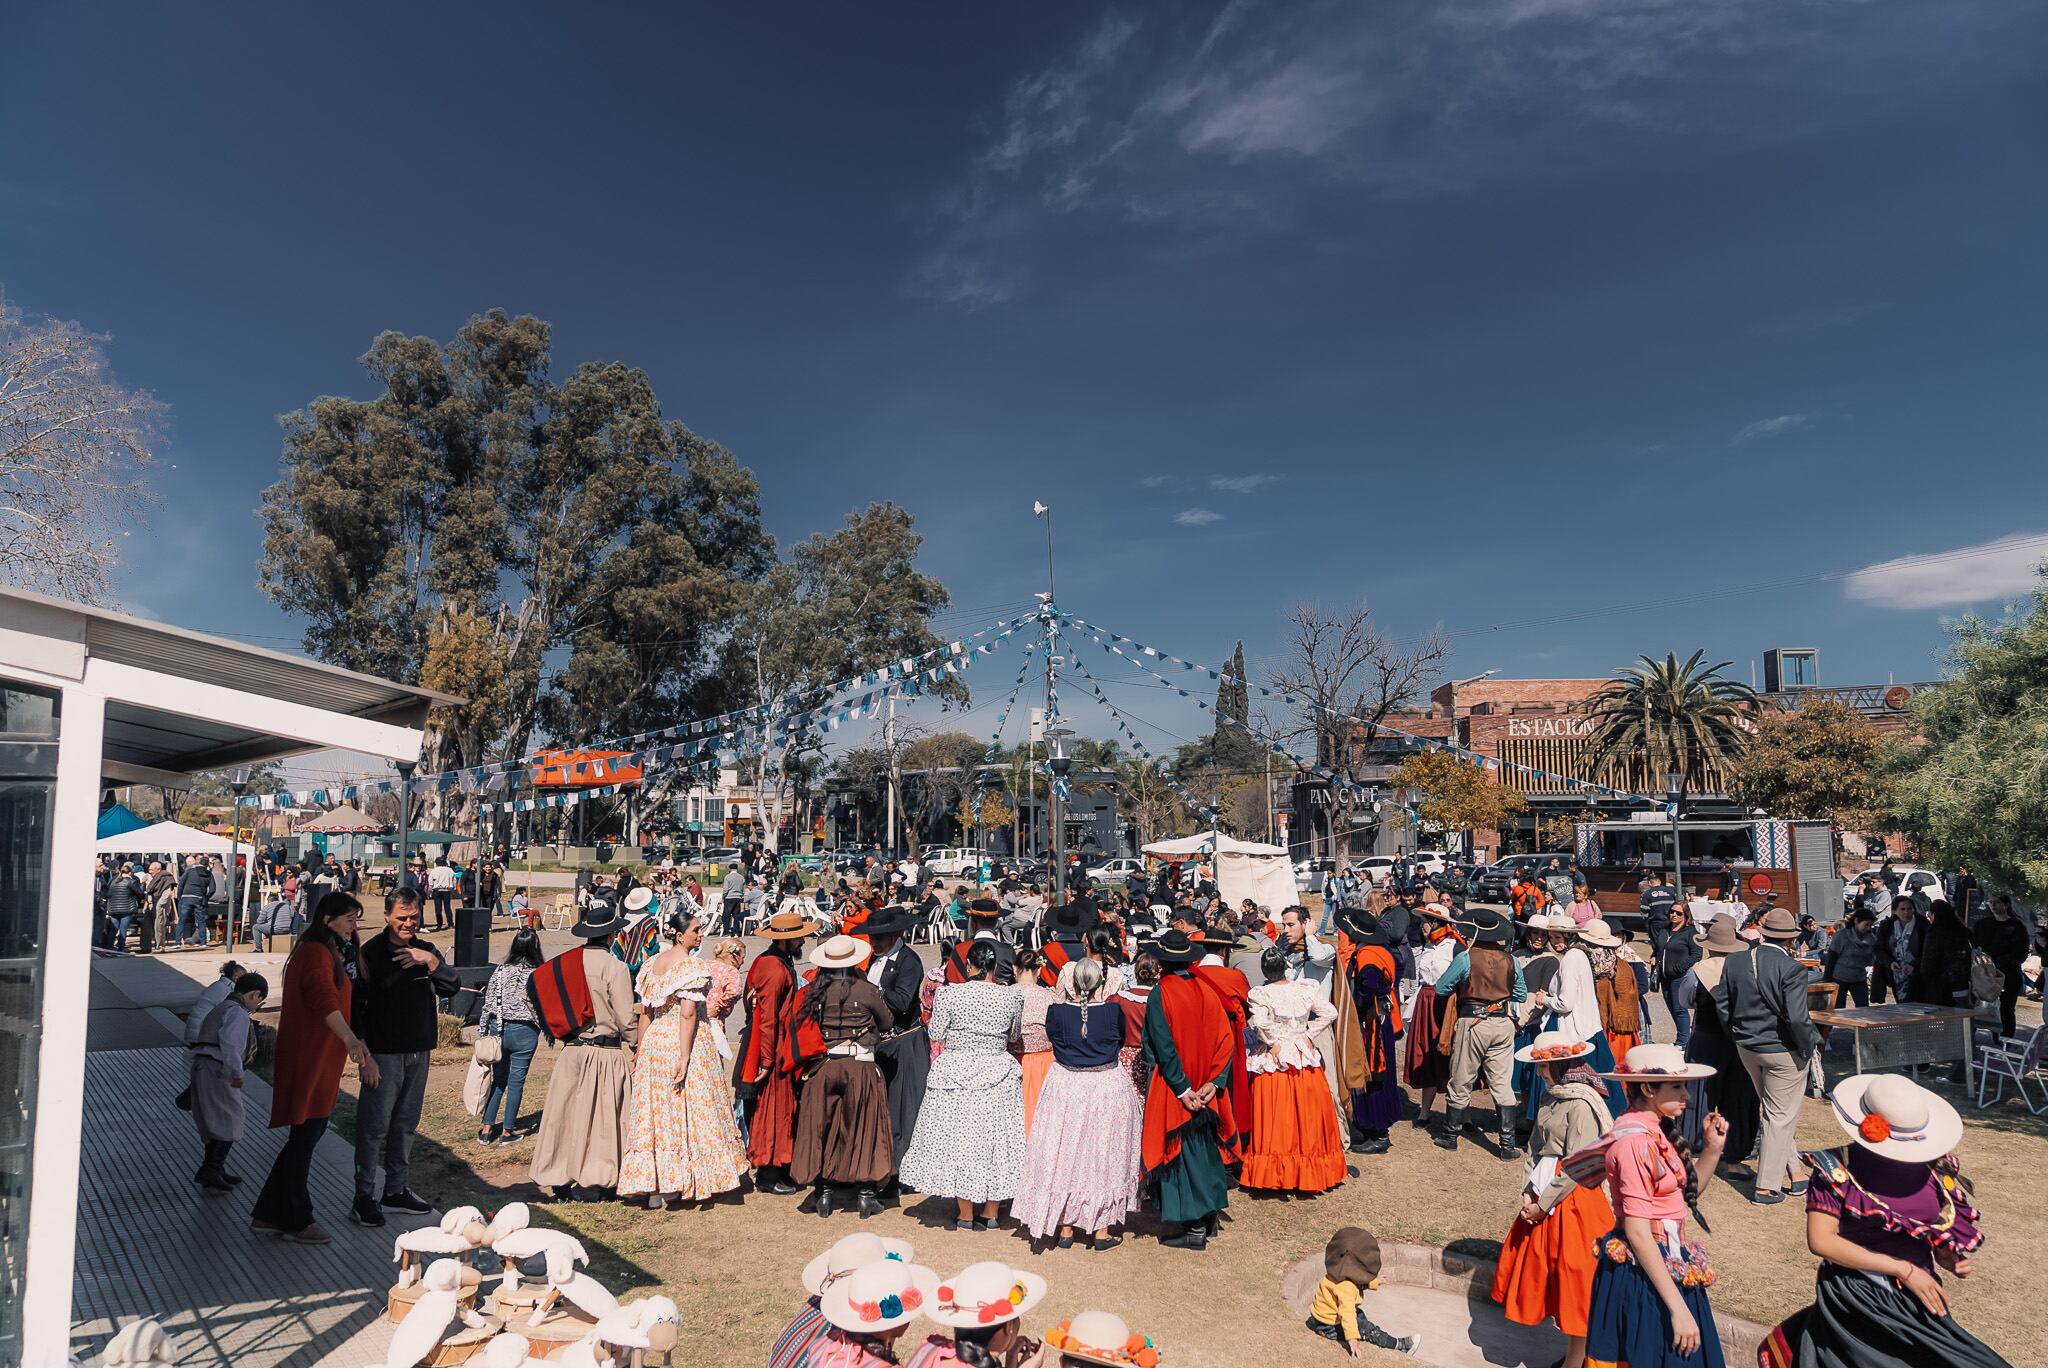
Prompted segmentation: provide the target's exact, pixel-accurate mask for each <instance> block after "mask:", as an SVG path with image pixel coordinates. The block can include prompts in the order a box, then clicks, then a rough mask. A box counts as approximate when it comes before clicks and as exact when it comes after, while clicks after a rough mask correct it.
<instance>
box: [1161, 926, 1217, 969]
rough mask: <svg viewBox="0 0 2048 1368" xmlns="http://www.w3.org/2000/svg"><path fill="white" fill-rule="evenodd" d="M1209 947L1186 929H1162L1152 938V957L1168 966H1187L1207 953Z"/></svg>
mask: <svg viewBox="0 0 2048 1368" xmlns="http://www.w3.org/2000/svg"><path fill="white" fill-rule="evenodd" d="M1208 949H1209V947H1208V946H1207V945H1206V944H1205V943H1203V942H1202V941H1200V940H1198V939H1196V938H1195V937H1193V936H1190V935H1189V934H1188V933H1187V932H1185V931H1162V932H1161V933H1160V934H1159V935H1157V936H1156V937H1154V938H1153V940H1152V958H1154V959H1156V960H1158V961H1159V962H1160V963H1161V964H1163V965H1166V966H1167V967H1168V968H1186V967H1187V966H1188V965H1190V964H1193V963H1194V962H1195V961H1196V960H1198V959H1200V958H1201V957H1202V956H1203V955H1205V954H1207V953H1208Z"/></svg>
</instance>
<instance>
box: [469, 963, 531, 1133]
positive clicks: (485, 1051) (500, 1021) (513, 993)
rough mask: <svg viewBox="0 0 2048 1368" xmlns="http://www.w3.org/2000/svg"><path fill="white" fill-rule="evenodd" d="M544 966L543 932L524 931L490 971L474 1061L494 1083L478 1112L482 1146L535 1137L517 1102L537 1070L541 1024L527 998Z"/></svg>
mask: <svg viewBox="0 0 2048 1368" xmlns="http://www.w3.org/2000/svg"><path fill="white" fill-rule="evenodd" d="M540 963H541V953H540V935H539V933H538V932H536V931H534V930H532V929H531V928H528V929H526V930H522V931H520V932H519V933H518V934H517V935H515V936H513V937H512V945H511V947H510V948H509V949H508V950H506V951H505V962H504V963H503V964H501V965H499V966H498V967H497V968H496V969H493V970H492V971H491V977H490V980H489V981H488V982H487V983H485V984H484V1002H483V1009H482V1013H481V1015H480V1016H479V1017H478V1019H477V1024H478V1034H477V1038H476V1059H477V1062H478V1063H479V1064H482V1065H484V1066H485V1067H487V1068H489V1070H490V1071H491V1081H490V1084H489V1088H488V1091H486V1092H485V1094H484V1100H483V1107H482V1110H481V1111H480V1112H479V1113H478V1115H479V1116H480V1118H481V1119H482V1121H483V1123H484V1124H483V1129H481V1130H479V1131H478V1132H477V1133H476V1139H477V1143H478V1144H480V1145H499V1144H504V1145H509V1144H512V1143H513V1142H514V1141H517V1140H523V1139H525V1138H526V1137H527V1136H529V1135H531V1134H533V1129H534V1128H533V1127H532V1126H525V1127H522V1126H520V1124H519V1103H520V1100H521V1098H522V1097H524V1095H525V1092H526V1071H527V1070H528V1069H530V1068H531V1067H532V1066H533V1053H534V1051H535V1050H536V1049H538V1048H539V1047H540V1023H538V1022H536V1021H535V1020H534V1019H533V1005H532V1003H531V1002H530V1001H528V999H527V996H526V983H527V980H528V979H531V978H532V977H533V971H534V970H535V969H538V968H539V967H540ZM501 1103H502V1104H503V1105H504V1108H505V1120H504V1124H502V1125H500V1124H499V1122H498V1107H499V1105H500V1104H501Z"/></svg>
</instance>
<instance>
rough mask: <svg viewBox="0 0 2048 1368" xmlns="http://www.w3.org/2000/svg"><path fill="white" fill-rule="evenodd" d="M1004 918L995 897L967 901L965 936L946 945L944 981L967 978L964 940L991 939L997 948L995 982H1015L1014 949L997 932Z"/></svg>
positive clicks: (961, 981)
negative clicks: (998, 923)
mask: <svg viewBox="0 0 2048 1368" xmlns="http://www.w3.org/2000/svg"><path fill="white" fill-rule="evenodd" d="M1002 917H1003V905H1002V904H1001V903H999V902H997V901H996V900H995V899H994V898H976V899H975V900H974V901H973V902H971V903H969V904H967V939H966V940H957V941H952V942H950V943H948V944H947V946H946V954H945V961H944V963H945V969H946V982H948V983H964V982H966V981H967V941H968V940H985V941H991V942H993V943H994V944H995V947H996V982H997V983H1015V982H1016V981H1017V951H1016V949H1015V948H1014V947H1013V946H1011V944H1010V943H1009V942H1008V941H1006V940H1004V939H1003V938H1002V937H1001V936H1000V935H998V934H996V923H997V922H999V921H1001V920H1002Z"/></svg>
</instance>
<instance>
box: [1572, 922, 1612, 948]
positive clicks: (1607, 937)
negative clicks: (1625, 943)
mask: <svg viewBox="0 0 2048 1368" xmlns="http://www.w3.org/2000/svg"><path fill="white" fill-rule="evenodd" d="M1567 920H1569V918H1567ZM1579 939H1580V940H1582V941H1584V942H1585V943H1586V944H1588V945H1599V946H1605V947H1606V948H1607V949H1609V950H1613V949H1617V948H1619V947H1620V945H1621V937H1619V936H1617V935H1615V934H1614V928H1613V927H1611V926H1609V925H1608V924H1607V918H1605V917H1595V918H1593V920H1591V921H1589V922H1587V923H1586V924H1585V925H1584V926H1581V927H1580V928H1579Z"/></svg>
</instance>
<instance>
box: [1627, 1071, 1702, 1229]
mask: <svg viewBox="0 0 2048 1368" xmlns="http://www.w3.org/2000/svg"><path fill="white" fill-rule="evenodd" d="M1641 1087H1642V1085H1641V1084H1638V1083H1631V1084H1629V1085H1628V1088H1627V1092H1628V1097H1629V1101H1630V1102H1634V1101H1635V1099H1636V1098H1637V1096H1638V1095H1639V1094H1640V1090H1641ZM1657 1126H1658V1129H1659V1130H1661V1131H1663V1133H1664V1138H1665V1139H1666V1140H1669V1141H1670V1142H1671V1148H1673V1149H1675V1150H1677V1151H1678V1163H1679V1169H1680V1171H1681V1172H1683V1173H1684V1174H1685V1204H1686V1205H1687V1206H1689V1207H1696V1206H1698V1205H1699V1200H1700V1175H1699V1173H1698V1172H1697V1171H1696V1170H1695V1169H1694V1167H1693V1162H1692V1161H1693V1153H1692V1146H1691V1145H1689V1144H1687V1143H1686V1142H1685V1136H1684V1135H1683V1134H1681V1133H1680V1132H1679V1129H1678V1118H1676V1117H1672V1116H1660V1117H1658V1118H1657Z"/></svg>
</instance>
